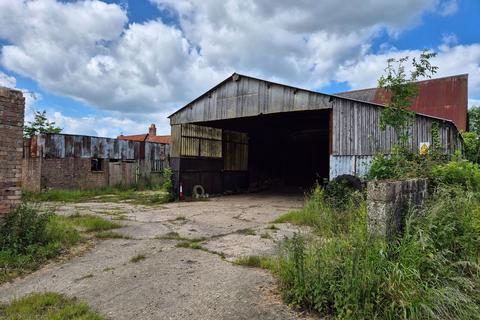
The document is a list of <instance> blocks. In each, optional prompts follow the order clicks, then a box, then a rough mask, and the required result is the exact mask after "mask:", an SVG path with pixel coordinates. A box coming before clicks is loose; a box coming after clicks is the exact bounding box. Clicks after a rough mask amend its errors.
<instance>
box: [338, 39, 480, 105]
mask: <svg viewBox="0 0 480 320" xmlns="http://www.w3.org/2000/svg"><path fill="white" fill-rule="evenodd" d="M437 53H438V55H437V56H436V57H435V58H433V59H432V61H431V62H432V64H433V65H435V66H438V67H439V69H438V73H437V74H436V75H435V77H442V76H449V75H454V74H461V73H468V74H469V78H468V85H469V86H468V90H469V95H470V96H471V97H480V44H472V45H457V46H453V47H450V46H448V45H442V46H440V47H439V48H438V52H437ZM419 54H420V51H418V50H403V51H398V50H393V51H389V52H385V53H382V54H367V55H365V56H364V57H362V59H360V60H358V61H354V62H352V63H351V64H344V65H343V66H341V67H340V68H339V71H338V72H337V74H336V80H337V81H345V82H348V84H349V85H350V86H352V88H353V89H358V88H366V87H374V86H376V85H377V83H376V79H378V78H379V76H380V75H382V74H383V71H384V68H385V65H386V61H387V59H388V58H390V57H395V58H400V57H404V56H410V57H414V56H418V55H419Z"/></svg>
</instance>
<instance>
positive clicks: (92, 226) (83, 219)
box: [57, 214, 122, 232]
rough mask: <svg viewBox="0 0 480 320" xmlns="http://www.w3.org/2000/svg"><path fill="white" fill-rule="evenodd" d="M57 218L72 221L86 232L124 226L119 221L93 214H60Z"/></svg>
mask: <svg viewBox="0 0 480 320" xmlns="http://www.w3.org/2000/svg"><path fill="white" fill-rule="evenodd" d="M57 219H63V220H65V221H66V222H67V223H68V222H70V223H72V225H74V226H75V227H78V228H80V229H81V230H82V231H85V232H97V231H106V230H111V229H116V228H121V227H122V225H121V224H119V223H116V222H113V221H110V220H106V219H103V218H101V217H97V216H92V215H80V214H74V215H71V216H67V217H63V216H58V217H57Z"/></svg>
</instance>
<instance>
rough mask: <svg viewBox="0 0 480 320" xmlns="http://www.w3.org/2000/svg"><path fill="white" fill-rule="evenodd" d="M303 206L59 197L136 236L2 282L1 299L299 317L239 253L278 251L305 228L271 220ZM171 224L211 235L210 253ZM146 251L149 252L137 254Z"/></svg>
mask: <svg viewBox="0 0 480 320" xmlns="http://www.w3.org/2000/svg"><path fill="white" fill-rule="evenodd" d="M302 204H303V197H301V196H293V195H268V194H256V195H235V196H225V197H219V198H213V199H210V200H209V201H198V202H181V203H171V204H166V205H162V206H157V207H153V206H139V205H131V204H128V203H95V202H91V203H79V204H68V205H60V206H57V208H56V209H57V212H58V213H59V214H73V213H80V214H95V215H101V216H103V217H105V218H108V219H114V220H119V221H120V222H121V223H122V224H123V225H124V227H123V228H121V229H117V230H116V231H117V232H118V233H122V234H124V235H126V236H129V237H131V238H132V239H111V240H103V241H100V240H95V243H94V246H93V248H91V249H90V250H88V251H87V252H86V253H84V254H83V255H81V256H76V257H73V258H72V259H70V260H68V261H66V262H55V263H51V264H50V265H48V266H46V267H44V268H43V269H41V270H39V271H37V272H35V273H33V274H30V275H28V276H26V277H24V278H22V279H17V280H15V281H14V282H12V283H7V284H5V285H3V286H1V287H0V301H2V302H7V301H9V300H10V299H12V298H15V297H20V296H22V295H24V294H27V293H30V292H42V291H55V292H60V293H64V294H67V295H69V296H76V297H79V298H80V299H83V300H85V301H87V302H88V303H89V304H90V305H91V306H92V307H93V308H95V309H96V310H98V311H100V312H101V313H103V314H104V315H106V316H107V317H109V318H111V319H138V320H139V319H295V318H298V317H299V316H300V315H299V314H298V313H295V312H294V311H292V310H290V309H289V308H288V307H287V306H285V305H283V304H282V303H281V301H280V299H279V297H278V294H277V293H276V290H275V283H274V279H273V277H272V276H271V275H270V274H269V273H268V272H266V271H263V270H260V269H252V268H246V267H241V266H237V265H233V264H232V263H231V262H230V261H233V260H235V259H236V258H238V257H240V256H247V255H254V254H256V255H261V254H271V253H273V252H274V251H275V249H276V247H277V245H278V243H279V241H280V240H281V239H283V238H284V237H285V236H290V235H292V234H293V233H294V232H296V231H298V229H297V227H294V226H292V225H289V224H277V225H276V226H277V227H278V230H272V229H271V228H270V226H271V225H272V224H271V221H272V220H274V219H275V218H276V217H278V216H280V215H281V214H283V213H285V212H288V211H290V210H292V209H295V208H299V207H301V206H302ZM172 232H176V233H178V234H179V235H180V236H181V237H184V238H197V239H198V238H202V239H203V241H202V242H201V245H202V247H204V248H206V249H208V251H202V250H194V249H189V248H178V247H176V246H175V244H176V243H177V242H178V241H175V240H161V239H160V238H162V236H165V235H167V234H169V233H172ZM212 252H216V253H218V254H213V253H212ZM139 254H141V255H144V256H145V259H143V260H140V261H139V262H136V263H134V262H131V261H130V259H131V258H132V257H134V256H136V255H139ZM220 255H223V256H224V257H225V259H222V258H221V257H220Z"/></svg>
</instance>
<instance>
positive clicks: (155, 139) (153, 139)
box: [117, 133, 171, 144]
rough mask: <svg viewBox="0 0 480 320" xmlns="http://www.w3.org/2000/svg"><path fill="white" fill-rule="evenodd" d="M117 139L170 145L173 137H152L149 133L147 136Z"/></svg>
mask: <svg viewBox="0 0 480 320" xmlns="http://www.w3.org/2000/svg"><path fill="white" fill-rule="evenodd" d="M117 139H119V140H130V141H147V142H153V143H164V144H170V141H171V137H170V136H151V135H149V134H148V133H146V134H136V135H130V136H123V135H122V136H118V137H117Z"/></svg>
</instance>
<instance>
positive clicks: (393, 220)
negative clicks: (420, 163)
mask: <svg viewBox="0 0 480 320" xmlns="http://www.w3.org/2000/svg"><path fill="white" fill-rule="evenodd" d="M427 197H428V180H427V179H408V180H399V181H370V182H368V184H367V211H368V229H369V231H370V232H371V233H373V234H377V235H380V236H383V237H385V238H386V239H388V240H392V239H394V238H395V237H396V236H398V235H399V234H401V232H402V231H403V229H404V227H405V223H406V218H407V215H408V213H409V211H410V210H412V209H414V208H418V207H420V206H422V205H423V204H424V202H425V200H426V199H427Z"/></svg>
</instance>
